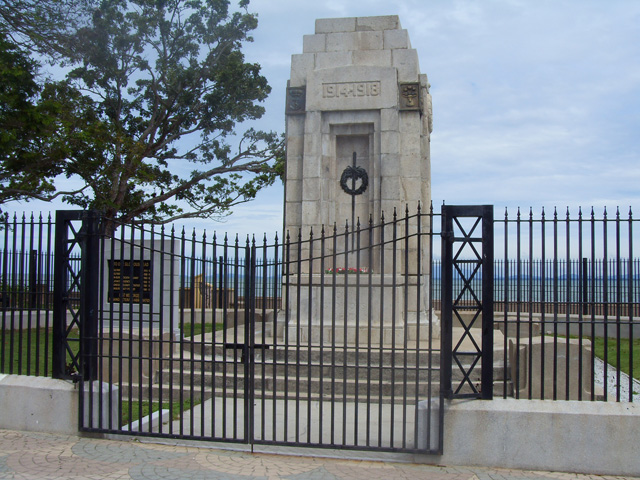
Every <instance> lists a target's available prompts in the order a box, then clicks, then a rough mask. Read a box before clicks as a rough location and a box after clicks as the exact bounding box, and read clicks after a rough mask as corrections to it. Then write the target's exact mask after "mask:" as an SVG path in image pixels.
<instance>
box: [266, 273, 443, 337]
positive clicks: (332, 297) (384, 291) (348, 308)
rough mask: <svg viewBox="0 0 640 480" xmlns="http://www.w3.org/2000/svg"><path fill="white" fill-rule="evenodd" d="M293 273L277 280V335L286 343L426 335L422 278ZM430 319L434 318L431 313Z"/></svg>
mask: <svg viewBox="0 0 640 480" xmlns="http://www.w3.org/2000/svg"><path fill="white" fill-rule="evenodd" d="M422 278H423V280H422V282H420V283H418V277H416V276H407V277H404V278H402V281H403V282H402V283H401V284H399V283H398V281H399V280H400V277H398V276H394V275H392V274H387V275H384V274H360V275H357V274H356V275H354V274H347V275H336V276H335V277H333V276H332V275H319V274H316V275H302V276H301V277H300V278H298V276H297V275H295V276H291V277H290V278H289V281H288V282H287V281H285V282H284V283H283V304H282V306H283V308H284V309H286V312H287V313H285V312H284V311H283V312H280V313H279V315H278V322H277V325H278V331H277V335H278V338H280V339H282V340H284V341H286V343H289V344H290V343H292V342H297V341H299V342H301V343H304V344H309V343H311V344H317V345H321V344H331V345H344V344H348V345H349V344H353V345H360V346H363V345H382V346H391V345H397V346H399V345H406V343H407V342H415V341H417V340H419V339H420V340H426V339H427V338H428V337H429V312H428V310H427V305H428V303H429V302H428V291H427V289H426V285H425V282H426V278H427V277H422ZM431 321H432V322H433V324H434V325H435V324H438V318H437V317H436V316H435V314H434V313H432V315H431Z"/></svg>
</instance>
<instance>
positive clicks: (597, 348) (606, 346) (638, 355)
mask: <svg viewBox="0 0 640 480" xmlns="http://www.w3.org/2000/svg"><path fill="white" fill-rule="evenodd" d="M605 340H606V342H605ZM593 347H594V352H595V354H596V356H597V357H598V358H600V359H602V360H603V361H604V359H605V351H606V352H607V362H608V363H609V364H610V365H612V366H613V367H615V368H618V342H616V340H615V339H611V338H609V339H605V338H603V337H596V338H595V341H594V344H593ZM631 358H633V360H631ZM630 365H632V366H633V376H634V378H635V379H637V380H640V339H638V338H636V339H634V340H633V357H631V352H630V350H629V339H628V338H621V339H620V370H622V371H623V372H624V373H626V374H627V375H629V372H630V368H629V366H630Z"/></svg>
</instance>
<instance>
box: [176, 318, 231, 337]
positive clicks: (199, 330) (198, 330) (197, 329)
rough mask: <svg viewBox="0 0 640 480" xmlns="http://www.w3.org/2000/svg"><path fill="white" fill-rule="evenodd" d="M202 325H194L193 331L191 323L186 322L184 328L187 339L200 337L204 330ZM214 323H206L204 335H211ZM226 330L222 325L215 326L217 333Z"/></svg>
mask: <svg viewBox="0 0 640 480" xmlns="http://www.w3.org/2000/svg"><path fill="white" fill-rule="evenodd" d="M202 325H203V324H202V323H194V324H193V330H192V328H191V327H192V325H191V323H189V322H186V323H185V324H184V326H183V330H184V331H183V335H184V336H185V338H189V337H192V336H195V335H200V334H201V333H203V328H202ZM213 325H214V324H213V323H205V324H204V333H211V332H213ZM222 329H224V325H223V324H222V323H216V324H215V330H216V332H218V331H220V330H222Z"/></svg>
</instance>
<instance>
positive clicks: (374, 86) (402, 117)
mask: <svg viewBox="0 0 640 480" xmlns="http://www.w3.org/2000/svg"><path fill="white" fill-rule="evenodd" d="M431 129H432V114H431V97H430V95H429V84H428V82H427V76H426V75H424V74H421V73H420V68H419V66H418V55H417V52H416V50H415V49H412V48H411V45H410V42H409V36H408V33H407V31H406V30H404V29H402V28H401V26H400V21H399V18H398V17H397V16H382V17H358V18H336V19H319V20H316V25H315V34H314V35H305V36H304V41H303V53H302V54H298V55H293V56H292V61H291V78H290V80H289V81H288V85H287V98H286V138H287V154H286V183H285V208H284V227H285V233H286V232H288V234H289V235H290V238H292V239H295V238H297V235H298V232H300V235H301V237H302V238H307V236H308V235H309V234H310V232H312V231H313V233H314V236H315V237H316V238H317V237H318V236H319V234H320V232H321V231H322V230H323V228H324V230H325V232H327V233H331V232H332V231H333V227H334V225H336V226H337V229H338V230H342V231H344V229H345V228H349V229H350V231H351V232H353V231H354V229H357V224H358V223H360V225H361V226H363V227H367V226H368V225H369V221H370V219H371V221H372V222H373V224H379V222H380V221H381V219H382V218H383V215H384V218H385V220H386V221H388V220H389V219H391V218H392V217H393V213H394V209H397V210H398V212H401V213H402V215H404V212H405V208H407V206H408V208H409V209H410V210H412V211H414V212H415V211H416V209H417V207H418V205H419V204H420V205H421V206H422V208H424V209H426V208H428V206H429V204H430V198H431V185H430V176H431V175H430V158H429V141H430V132H431ZM401 228H402V227H401ZM423 228H430V225H425V226H424V227H423ZM352 237H353V233H352ZM368 238H370V237H368V236H367V235H362V236H361V241H360V244H359V248H360V249H361V251H362V252H364V251H365V250H366V255H365V254H362V255H361V256H360V258H359V259H358V266H359V267H360V268H361V270H362V271H366V272H369V271H370V270H371V275H369V274H367V275H358V277H359V278H358V279H357V285H356V284H355V283H356V278H355V277H356V276H355V275H344V276H341V277H343V278H341V280H340V284H341V285H342V287H343V288H338V289H337V290H335V291H331V289H329V288H327V285H323V284H326V283H331V282H330V281H329V280H328V276H327V275H326V274H324V275H323V274H322V272H321V271H320V268H321V267H320V265H324V266H325V268H326V267H328V269H327V271H331V270H330V269H335V268H346V269H348V268H350V267H355V264H345V262H349V263H351V262H355V259H356V257H357V255H356V253H355V251H353V248H352V247H351V250H352V251H351V252H350V254H347V255H344V250H345V249H347V250H349V249H350V247H349V246H347V245H345V246H342V247H335V246H334V245H332V244H331V242H326V244H325V247H324V248H325V250H324V252H323V254H322V255H323V257H324V261H323V262H322V263H321V262H320V260H319V259H316V258H315V255H317V251H316V252H314V253H313V254H314V260H313V262H309V261H302V262H300V263H299V264H298V265H294V266H293V267H292V268H291V269H290V274H289V275H288V276H285V279H284V280H283V292H284V294H285V295H287V292H288V296H289V298H290V299H293V298H294V297H295V298H297V299H298V301H295V302H294V301H289V302H288V308H287V309H288V311H289V314H288V315H287V320H286V322H287V325H288V327H289V329H290V335H292V334H296V335H298V334H299V335H300V337H301V338H303V339H304V338H308V337H309V336H311V337H312V340H314V341H315V340H316V339H317V338H322V339H324V340H326V341H334V340H336V341H337V340H338V339H339V338H347V337H348V338H349V341H351V339H352V337H353V336H354V335H352V334H354V333H355V330H356V329H359V330H362V333H363V334H365V331H366V334H365V335H364V337H363V338H366V337H367V335H368V334H369V333H370V332H371V331H373V332H374V336H377V337H378V338H379V335H383V336H385V338H386V336H387V335H388V334H390V332H389V331H388V330H389V328H390V327H387V328H386V330H387V331H385V326H384V322H385V319H388V318H391V316H394V318H398V319H400V318H401V319H403V321H404V322H410V321H411V320H410V319H411V318H413V319H414V323H415V321H416V320H415V319H416V318H417V317H418V316H419V315H418V314H417V310H420V307H416V306H413V307H408V308H407V307H406V306H405V305H403V304H402V303H403V302H397V304H393V305H392V304H391V302H387V305H386V306H384V307H383V309H384V311H378V310H379V309H378V307H376V306H375V305H374V306H371V303H372V302H371V301H368V300H367V298H368V297H367V295H368V293H367V292H365V290H364V289H369V288H373V289H374V295H376V298H377V297H378V296H380V295H386V294H387V291H386V290H384V291H383V289H382V287H381V286H380V285H385V277H386V279H387V281H388V282H392V279H391V277H392V276H394V275H400V274H406V273H407V272H408V271H409V270H410V269H414V271H412V272H411V273H412V275H413V277H412V278H414V280H413V281H414V282H418V283H422V285H419V286H418V287H419V288H422V289H423V291H424V293H423V295H422V299H423V303H424V304H426V301H427V297H426V288H424V287H425V285H424V282H428V275H426V274H428V272H427V271H426V268H427V266H426V263H427V262H426V261H424V260H423V266H422V267H421V269H422V270H423V271H422V272H417V271H415V269H416V268H418V266H417V263H416V262H415V261H412V260H411V259H412V258H415V254H416V253H417V250H418V249H421V250H422V254H423V259H426V258H428V257H426V256H425V255H426V254H427V250H426V249H427V248H428V243H427V242H426V240H424V239H422V240H421V241H417V240H412V241H411V243H410V244H409V243H407V244H403V245H399V246H395V247H392V246H384V245H377V246H372V248H369V245H368V242H369V240H368ZM389 238H390V237H389ZM309 248H310V244H309V243H306V242H305V243H304V244H303V245H302V247H301V249H300V253H295V252H294V253H293V255H298V254H299V255H300V258H301V259H306V258H308V255H309V253H310V252H309ZM384 248H389V249H391V248H396V249H399V252H398V251H396V252H395V255H396V256H397V259H398V261H397V262H386V263H385V262H381V261H380V256H381V254H383V252H382V251H381V250H382V249H384ZM316 249H317V247H316ZM406 249H409V252H405V250H406ZM334 250H340V251H336V252H334ZM404 253H408V254H409V255H408V256H405V255H404ZM390 255H391V253H389V256H388V257H387V258H391V257H390ZM405 258H408V259H409V261H408V262H407V261H406V260H405ZM345 259H346V260H345ZM349 259H351V260H349ZM332 261H334V262H335V263H336V264H335V265H333V264H331V262H332ZM405 262H406V263H408V264H407V265H405ZM310 269H312V270H311V272H310ZM298 270H299V271H298ZM325 273H326V272H325ZM416 274H418V275H416ZM389 284H390V283H386V285H389ZM402 288H403V287H398V289H399V290H398V291H397V292H396V293H397V294H398V295H404V293H405V292H404V291H401V290H402ZM322 289H324V292H321V290H322ZM357 289H362V295H358V294H357V292H356V291H355V290H357ZM410 295H411V296H413V295H414V293H411V294H410ZM310 296H311V297H312V300H311V301H309V297H310ZM347 296H348V297H349V298H350V300H349V301H348V303H349V306H348V307H347V308H342V305H341V304H342V302H346V300H345V297H347ZM300 297H302V301H300ZM355 298H360V302H359V303H358V301H354V299H355ZM399 298H402V296H400V297H399ZM320 299H322V300H320ZM332 303H334V304H335V303H337V304H339V306H338V308H334V309H333V310H335V311H338V313H337V317H336V314H333V316H332V319H331V322H332V328H331V332H333V336H335V339H332V338H331V337H332V334H331V333H330V332H329V331H328V329H327V330H326V331H324V332H323V335H322V336H321V337H320V335H319V329H320V328H321V327H320V325H327V324H328V323H329V322H328V321H327V320H324V319H322V318H321V317H322V316H323V315H324V316H326V312H329V311H331V304H332ZM374 303H377V302H374ZM406 303H408V304H409V305H411V304H412V303H413V302H406ZM418 303H420V302H418ZM414 305H415V303H414ZM356 310H357V311H358V315H357V317H358V320H357V323H358V326H357V327H356V326H355V324H354V317H355V316H356V314H355V312H356ZM405 310H406V311H405ZM323 312H324V313H323ZM407 319H409V320H407ZM400 323H401V322H400V321H398V324H400ZM280 324H281V325H282V323H280ZM336 324H337V331H338V333H335V332H336ZM405 325H407V324H406V323H405ZM344 327H346V328H347V329H348V330H349V333H348V334H345V332H344V330H342V329H343V328H344ZM296 328H299V329H300V331H299V332H296V331H295V330H296ZM394 328H400V327H394ZM402 328H404V327H402ZM394 338H397V337H394Z"/></svg>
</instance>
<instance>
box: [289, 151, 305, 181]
mask: <svg viewBox="0 0 640 480" xmlns="http://www.w3.org/2000/svg"><path fill="white" fill-rule="evenodd" d="M301 178H302V155H287V179H291V180H300V179H301Z"/></svg>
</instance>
